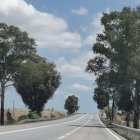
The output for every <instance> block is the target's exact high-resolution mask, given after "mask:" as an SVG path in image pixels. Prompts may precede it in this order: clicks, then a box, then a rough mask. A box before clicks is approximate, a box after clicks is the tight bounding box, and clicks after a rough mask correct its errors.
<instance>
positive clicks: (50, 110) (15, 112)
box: [5, 109, 66, 121]
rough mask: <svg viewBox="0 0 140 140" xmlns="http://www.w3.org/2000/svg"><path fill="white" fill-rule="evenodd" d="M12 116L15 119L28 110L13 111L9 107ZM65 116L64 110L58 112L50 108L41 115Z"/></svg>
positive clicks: (25, 113) (45, 116)
mask: <svg viewBox="0 0 140 140" xmlns="http://www.w3.org/2000/svg"><path fill="white" fill-rule="evenodd" d="M9 111H10V113H11V115H12V117H13V119H14V120H16V121H17V119H18V117H20V116H22V115H27V114H28V113H29V110H27V109H15V110H14V111H13V110H11V109H9ZM6 114H7V110H5V121H6V120H7V117H6V116H7V115H6ZM63 116H66V113H65V112H60V111H57V110H52V109H46V110H44V111H43V112H42V117H43V118H51V117H63Z"/></svg>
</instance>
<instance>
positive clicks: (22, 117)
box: [17, 115, 28, 122]
mask: <svg viewBox="0 0 140 140" xmlns="http://www.w3.org/2000/svg"><path fill="white" fill-rule="evenodd" d="M25 119H28V115H21V116H19V117H18V119H17V121H18V122H19V121H22V120H25Z"/></svg>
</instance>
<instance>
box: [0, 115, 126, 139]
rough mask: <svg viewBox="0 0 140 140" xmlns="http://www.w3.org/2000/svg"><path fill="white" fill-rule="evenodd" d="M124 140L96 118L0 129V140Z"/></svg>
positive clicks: (62, 120)
mask: <svg viewBox="0 0 140 140" xmlns="http://www.w3.org/2000/svg"><path fill="white" fill-rule="evenodd" d="M9 139H10V140H61V139H62V140H93V139H94V140H125V139H124V138H123V137H121V136H119V135H118V134H116V133H114V132H112V131H111V130H109V129H108V128H105V127H104V126H103V124H102V123H101V122H100V120H99V118H98V117H97V116H93V115H87V114H85V115H82V114H81V115H80V114H79V115H74V116H72V117H68V118H65V119H61V120H55V121H50V122H40V123H31V124H24V125H17V126H16V125H15V126H6V127H0V140H9Z"/></svg>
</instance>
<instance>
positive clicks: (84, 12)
mask: <svg viewBox="0 0 140 140" xmlns="http://www.w3.org/2000/svg"><path fill="white" fill-rule="evenodd" d="M72 13H73V14H75V15H80V16H84V15H87V13H88V10H87V9H86V8H85V7H83V6H81V7H80V8H79V9H73V10H72Z"/></svg>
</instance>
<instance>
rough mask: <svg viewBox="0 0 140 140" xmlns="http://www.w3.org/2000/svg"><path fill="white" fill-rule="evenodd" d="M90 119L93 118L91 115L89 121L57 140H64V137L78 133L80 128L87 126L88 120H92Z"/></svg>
mask: <svg viewBox="0 0 140 140" xmlns="http://www.w3.org/2000/svg"><path fill="white" fill-rule="evenodd" d="M92 117H93V115H92V116H91V117H90V119H89V120H88V121H87V122H86V123H84V124H83V125H81V126H80V127H78V128H76V129H74V130H72V131H70V132H69V133H66V134H65V135H64V136H61V137H59V138H58V139H59V140H60V139H64V138H65V137H66V136H68V135H71V134H73V133H75V132H76V131H78V130H79V129H80V128H82V127H83V126H85V125H87V124H88V123H89V122H90V120H91V119H92Z"/></svg>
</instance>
